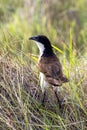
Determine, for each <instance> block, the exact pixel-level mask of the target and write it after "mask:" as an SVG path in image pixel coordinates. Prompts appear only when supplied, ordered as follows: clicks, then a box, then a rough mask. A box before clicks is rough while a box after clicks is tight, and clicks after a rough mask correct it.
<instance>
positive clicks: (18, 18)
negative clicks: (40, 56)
mask: <svg viewBox="0 0 87 130" xmlns="http://www.w3.org/2000/svg"><path fill="white" fill-rule="evenodd" d="M70 29H71V30H72V31H71V33H72V43H73V48H74V49H75V53H76V55H80V54H81V55H82V54H84V53H86V48H87V43H86V42H87V0H77V1H76V0H53V1H50V0H18V1H17V0H8V1H7V0H0V51H1V53H2V52H5V53H6V52H8V53H13V54H14V55H16V56H17V55H19V53H20V51H21V50H22V51H23V53H24V54H25V53H28V52H33V53H35V54H36V53H37V49H36V48H37V47H36V46H34V45H35V44H33V46H32V44H31V43H30V42H29V40H28V38H29V36H32V35H38V34H44V35H46V36H48V37H49V38H50V40H51V41H52V44H54V45H56V46H57V47H59V48H60V49H61V50H63V49H64V48H67V47H68V46H69V43H70ZM64 43H65V44H64ZM66 50H67V49H66ZM35 51H36V52H35ZM67 53H68V50H67Z"/></svg>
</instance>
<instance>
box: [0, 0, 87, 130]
mask: <svg viewBox="0 0 87 130" xmlns="http://www.w3.org/2000/svg"><path fill="white" fill-rule="evenodd" d="M4 2H5V6H6V7H8V6H9V5H10V2H11V1H10V0H9V1H8V3H7V1H4ZM14 2H16V1H14ZM22 2H23V3H24V7H23V3H22V5H21V1H20V2H19V4H18V3H17V4H13V6H12V8H14V11H13V12H11V16H9V14H8V8H6V9H7V12H4V13H5V15H4V16H5V17H3V19H4V18H5V19H4V23H3V20H2V22H1V26H0V129H1V130H5V129H7V130H51V129H52V130H86V129H87V87H86V86H87V82H86V80H87V69H86V66H87V58H86V56H87V53H86V51H85V50H86V48H87V45H86V41H87V37H86V34H87V33H86V19H85V18H86V17H84V15H83V14H85V13H84V12H83V10H86V7H85V4H84V2H85V0H84V1H82V0H80V1H73V2H74V4H75V5H73V2H69V1H67V2H66V3H65V4H64V9H63V6H62V9H61V8H58V10H60V9H61V10H60V12H61V13H59V14H57V15H55V19H56V20H54V19H52V16H53V15H52V14H50V11H51V9H53V8H51V9H50V7H55V8H54V9H53V14H56V13H57V4H58V7H59V5H61V1H60V2H59V3H58V1H56V2H57V3H53V5H55V6H52V5H51V3H49V4H48V5H45V4H44V3H43V2H42V3H41V1H39V0H38V1H36V2H34V1H33V2H31V1H29V3H28V1H27V0H26V1H25V2H24V1H22ZM46 2H48V1H46ZM77 3H78V4H77ZM11 4H12V3H11ZM26 4H27V5H26ZM31 4H33V7H34V8H35V9H36V12H33V14H32V15H30V14H25V12H26V10H27V9H28V10H29V11H30V12H31V9H32V6H30V5H31ZM3 5H4V4H3V1H2V4H1V7H2V8H3ZM15 5H16V6H17V8H16V6H15ZM42 5H44V6H43V7H42ZM73 6H75V7H76V8H77V9H78V11H81V10H80V9H82V11H81V12H82V14H81V16H79V17H80V19H81V20H80V21H81V23H80V25H78V26H79V31H78V30H76V32H75V27H76V25H75V22H74V21H70V20H69V19H68V18H67V17H66V16H67V13H66V12H67V11H68V9H69V8H70V9H72V8H71V7H73ZM41 7H42V8H44V11H43V12H40V11H41ZM46 7H49V8H48V9H49V11H48V12H47V14H46V15H44V14H45V9H47V8H46ZM60 7H61V6H60ZM2 8H1V9H2ZM25 8H27V9H26V10H25ZM32 10H33V9H32ZM64 10H66V11H64ZM0 11H3V10H0ZM21 11H22V12H23V14H22V15H21ZM55 12H56V13H55ZM64 13H65V14H64ZM6 14H7V15H6ZM19 14H20V15H19ZM41 14H43V15H42V16H43V17H42V16H41ZM48 14H49V16H50V18H48ZM62 15H63V16H64V19H63V18H62ZM1 16H3V15H1ZM28 16H29V17H28ZM60 16H61V17H60ZM7 17H8V20H6V19H7ZM60 18H61V19H60ZM76 18H77V17H76ZM51 19H52V20H51ZM58 20H59V21H58ZM62 20H63V22H62ZM80 27H81V28H80ZM76 29H77V28H76ZM77 32H79V34H77ZM37 34H45V35H47V36H48V37H49V38H50V40H51V41H52V46H53V50H54V52H55V53H56V55H57V56H58V57H59V58H60V61H61V64H62V66H63V72H64V74H65V75H66V76H67V77H68V78H69V83H67V84H64V85H63V86H62V87H61V92H59V96H60V98H61V99H63V100H64V102H63V103H62V108H61V109H59V106H58V104H57V101H56V99H55V95H54V93H53V92H52V90H49V91H48V92H47V97H46V101H45V107H43V106H42V105H41V99H42V92H41V89H40V85H39V78H38V77H39V72H38V70H37V68H36V63H37V57H38V50H37V47H36V46H35V44H34V43H31V42H30V41H29V40H28V38H29V36H31V35H37ZM76 38H77V39H76ZM82 43H84V45H83V44H82Z"/></svg>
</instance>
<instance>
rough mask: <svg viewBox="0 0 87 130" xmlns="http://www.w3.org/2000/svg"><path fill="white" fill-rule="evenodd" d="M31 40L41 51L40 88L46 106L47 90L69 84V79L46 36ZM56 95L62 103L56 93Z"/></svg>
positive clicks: (39, 65)
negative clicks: (65, 75)
mask: <svg viewBox="0 0 87 130" xmlns="http://www.w3.org/2000/svg"><path fill="white" fill-rule="evenodd" d="M29 40H34V41H35V42H36V44H37V46H38V48H39V51H40V55H39V59H38V64H37V67H38V69H39V71H40V86H41V90H42V92H43V100H42V104H44V98H45V90H46V88H47V87H48V86H51V87H52V88H55V86H56V87H57V86H61V85H62V83H65V82H68V79H67V78H66V77H64V75H63V72H62V66H61V63H60V61H59V59H58V58H57V56H56V55H55V54H54V52H53V48H52V46H51V43H50V41H49V39H48V38H47V37H46V36H44V35H38V36H33V37H30V38H29ZM54 90H55V89H54ZM55 95H56V97H57V100H58V103H60V102H59V97H58V96H57V92H56V91H55Z"/></svg>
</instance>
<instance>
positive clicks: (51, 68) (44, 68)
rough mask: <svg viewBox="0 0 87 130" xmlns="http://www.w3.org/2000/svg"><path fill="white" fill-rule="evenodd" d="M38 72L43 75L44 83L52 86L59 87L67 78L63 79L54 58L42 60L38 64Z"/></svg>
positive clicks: (59, 66) (59, 65)
mask: <svg viewBox="0 0 87 130" xmlns="http://www.w3.org/2000/svg"><path fill="white" fill-rule="evenodd" d="M38 68H39V70H40V72H42V73H44V75H45V77H46V81H47V82H48V83H49V84H52V85H54V86H60V85H62V83H63V82H66V81H67V78H65V77H63V74H62V66H61V64H60V62H59V60H58V59H57V58H55V57H53V59H52V57H51V58H49V59H47V60H46V58H45V59H44V58H42V59H41V60H40V61H39V63H38ZM64 80H65V81H64Z"/></svg>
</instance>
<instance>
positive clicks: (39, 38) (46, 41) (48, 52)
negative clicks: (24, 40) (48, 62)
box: [29, 35, 53, 56]
mask: <svg viewBox="0 0 87 130" xmlns="http://www.w3.org/2000/svg"><path fill="white" fill-rule="evenodd" d="M29 40H34V41H36V42H37V43H38V46H40V44H42V45H43V46H44V48H45V49H44V53H43V55H44V56H45V55H46V56H47V55H48V56H49V55H52V54H53V50H52V46H51V43H50V41H49V39H48V38H47V37H46V36H44V35H38V36H33V37H30V38H29ZM39 48H40V47H39Z"/></svg>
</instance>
